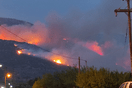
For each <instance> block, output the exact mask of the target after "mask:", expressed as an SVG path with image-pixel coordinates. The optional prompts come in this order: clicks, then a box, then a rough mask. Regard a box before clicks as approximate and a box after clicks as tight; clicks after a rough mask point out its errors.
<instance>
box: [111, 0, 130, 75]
mask: <svg viewBox="0 0 132 88" xmlns="http://www.w3.org/2000/svg"><path fill="white" fill-rule="evenodd" d="M123 1H124V0H123ZM126 1H127V9H120V8H119V9H115V10H114V12H115V13H116V16H117V12H126V13H127V15H128V26H129V46H130V61H131V76H132V42H131V13H130V12H132V9H130V0H126Z"/></svg>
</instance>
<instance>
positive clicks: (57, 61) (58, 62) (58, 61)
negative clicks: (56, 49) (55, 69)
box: [54, 60, 62, 64]
mask: <svg viewBox="0 0 132 88" xmlns="http://www.w3.org/2000/svg"><path fill="white" fill-rule="evenodd" d="M54 62H56V63H57V64H61V63H62V62H61V60H54Z"/></svg>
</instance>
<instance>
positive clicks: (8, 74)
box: [5, 73, 12, 87]
mask: <svg viewBox="0 0 132 88" xmlns="http://www.w3.org/2000/svg"><path fill="white" fill-rule="evenodd" d="M11 76H12V74H11V73H6V74H5V87H6V78H11Z"/></svg>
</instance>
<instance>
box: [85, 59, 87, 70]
mask: <svg viewBox="0 0 132 88" xmlns="http://www.w3.org/2000/svg"><path fill="white" fill-rule="evenodd" d="M85 64H86V71H87V61H86V60H85Z"/></svg>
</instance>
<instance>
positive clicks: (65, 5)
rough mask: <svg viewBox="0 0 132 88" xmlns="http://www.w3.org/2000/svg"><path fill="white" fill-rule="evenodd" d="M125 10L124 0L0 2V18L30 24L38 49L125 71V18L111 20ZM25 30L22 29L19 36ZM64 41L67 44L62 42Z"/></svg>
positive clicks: (121, 16) (128, 66)
mask: <svg viewBox="0 0 132 88" xmlns="http://www.w3.org/2000/svg"><path fill="white" fill-rule="evenodd" d="M131 4H132V3H131ZM126 7H127V3H126V1H125V0H124V1H122V0H21V1H20V0H0V17H6V18H15V19H18V20H24V21H28V22H31V23H34V24H35V25H34V26H33V27H32V28H31V29H33V30H35V31H36V32H35V33H38V34H39V33H40V34H39V35H40V36H41V38H42V40H43V42H44V43H42V44H41V45H40V46H42V47H45V46H46V47H48V48H50V49H52V50H53V51H55V52H59V53H60V52H62V50H63V52H65V53H67V54H66V55H69V56H71V57H74V56H81V58H82V59H86V60H87V61H88V65H89V66H92V65H95V66H96V67H108V68H111V69H119V68H121V67H123V68H124V69H126V70H127V71H129V70H130V62H129V61H130V58H129V47H128V46H129V45H128V40H129V39H128V36H127V38H126V39H127V40H126V42H125V36H126V33H128V24H127V23H128V22H127V15H126V14H125V13H118V16H117V17H115V13H114V10H115V9H118V8H122V9H125V8H126ZM22 28H23V27H21V28H20V29H22ZM11 29H14V30H15V29H17V30H18V29H19V27H16V26H15V27H12V28H11ZM41 29H42V30H41ZM26 31H27V29H25V30H24V29H23V32H21V33H22V34H20V36H22V35H24V33H25V32H26ZM14 32H16V31H14ZM26 33H27V32H26ZM28 33H29V32H28ZM17 34H18V33H17ZM30 34H33V33H32V32H30ZM25 35H27V34H25ZM43 35H45V36H46V37H42V36H43ZM37 37H38V36H37ZM25 38H27V37H25ZM46 38H47V39H46ZM64 38H66V40H67V41H68V42H63V41H62V40H65V39H64ZM44 40H45V41H44ZM47 40H48V41H47ZM49 41H52V43H51V42H50V43H49ZM67 47H68V48H67ZM95 48H96V49H95ZM120 70H121V69H120Z"/></svg>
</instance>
